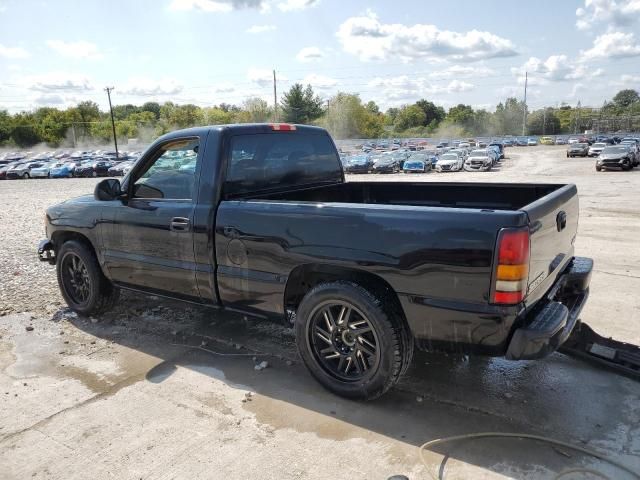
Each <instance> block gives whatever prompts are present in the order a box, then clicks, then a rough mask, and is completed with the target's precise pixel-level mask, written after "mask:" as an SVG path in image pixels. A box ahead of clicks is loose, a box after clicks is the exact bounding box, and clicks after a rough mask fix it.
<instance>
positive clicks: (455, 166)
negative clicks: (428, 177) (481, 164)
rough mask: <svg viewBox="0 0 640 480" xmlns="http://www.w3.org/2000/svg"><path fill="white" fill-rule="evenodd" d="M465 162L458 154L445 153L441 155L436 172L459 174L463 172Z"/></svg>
mask: <svg viewBox="0 0 640 480" xmlns="http://www.w3.org/2000/svg"><path fill="white" fill-rule="evenodd" d="M463 166H464V161H463V160H462V157H461V156H460V155H458V154H457V153H445V154H443V155H440V158H438V163H436V172H457V171H459V170H462V167H463Z"/></svg>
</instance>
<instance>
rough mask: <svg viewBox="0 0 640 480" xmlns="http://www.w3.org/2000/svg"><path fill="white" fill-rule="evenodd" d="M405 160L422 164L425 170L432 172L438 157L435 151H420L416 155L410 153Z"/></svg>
mask: <svg viewBox="0 0 640 480" xmlns="http://www.w3.org/2000/svg"><path fill="white" fill-rule="evenodd" d="M407 160H413V161H419V162H424V163H425V165H426V167H427V170H433V169H434V168H435V166H436V163H437V162H438V155H437V154H436V152H435V150H422V151H420V152H418V153H412V154H411V155H410V156H409V158H408V159H407Z"/></svg>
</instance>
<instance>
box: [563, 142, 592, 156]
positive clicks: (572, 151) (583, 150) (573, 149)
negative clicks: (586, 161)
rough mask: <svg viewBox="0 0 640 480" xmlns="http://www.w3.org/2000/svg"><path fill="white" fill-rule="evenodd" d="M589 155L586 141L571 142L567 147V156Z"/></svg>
mask: <svg viewBox="0 0 640 480" xmlns="http://www.w3.org/2000/svg"><path fill="white" fill-rule="evenodd" d="M587 155H589V144H588V143H573V144H570V145H569V148H567V158H569V157H586V156H587Z"/></svg>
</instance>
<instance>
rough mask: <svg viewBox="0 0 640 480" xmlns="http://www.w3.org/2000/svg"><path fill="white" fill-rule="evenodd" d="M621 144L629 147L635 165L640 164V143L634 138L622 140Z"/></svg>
mask: <svg viewBox="0 0 640 480" xmlns="http://www.w3.org/2000/svg"><path fill="white" fill-rule="evenodd" d="M619 145H624V146H625V147H628V148H629V150H630V151H631V154H632V155H633V166H634V167H635V166H638V165H640V145H639V144H638V142H636V141H634V140H622V141H621V142H620V144H619Z"/></svg>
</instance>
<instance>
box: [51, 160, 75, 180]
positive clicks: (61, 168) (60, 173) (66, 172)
mask: <svg viewBox="0 0 640 480" xmlns="http://www.w3.org/2000/svg"><path fill="white" fill-rule="evenodd" d="M75 168H76V165H75V163H73V162H64V163H56V164H55V165H54V166H53V167H51V169H50V170H49V176H50V177H51V178H71V177H73V172H74V170H75Z"/></svg>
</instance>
